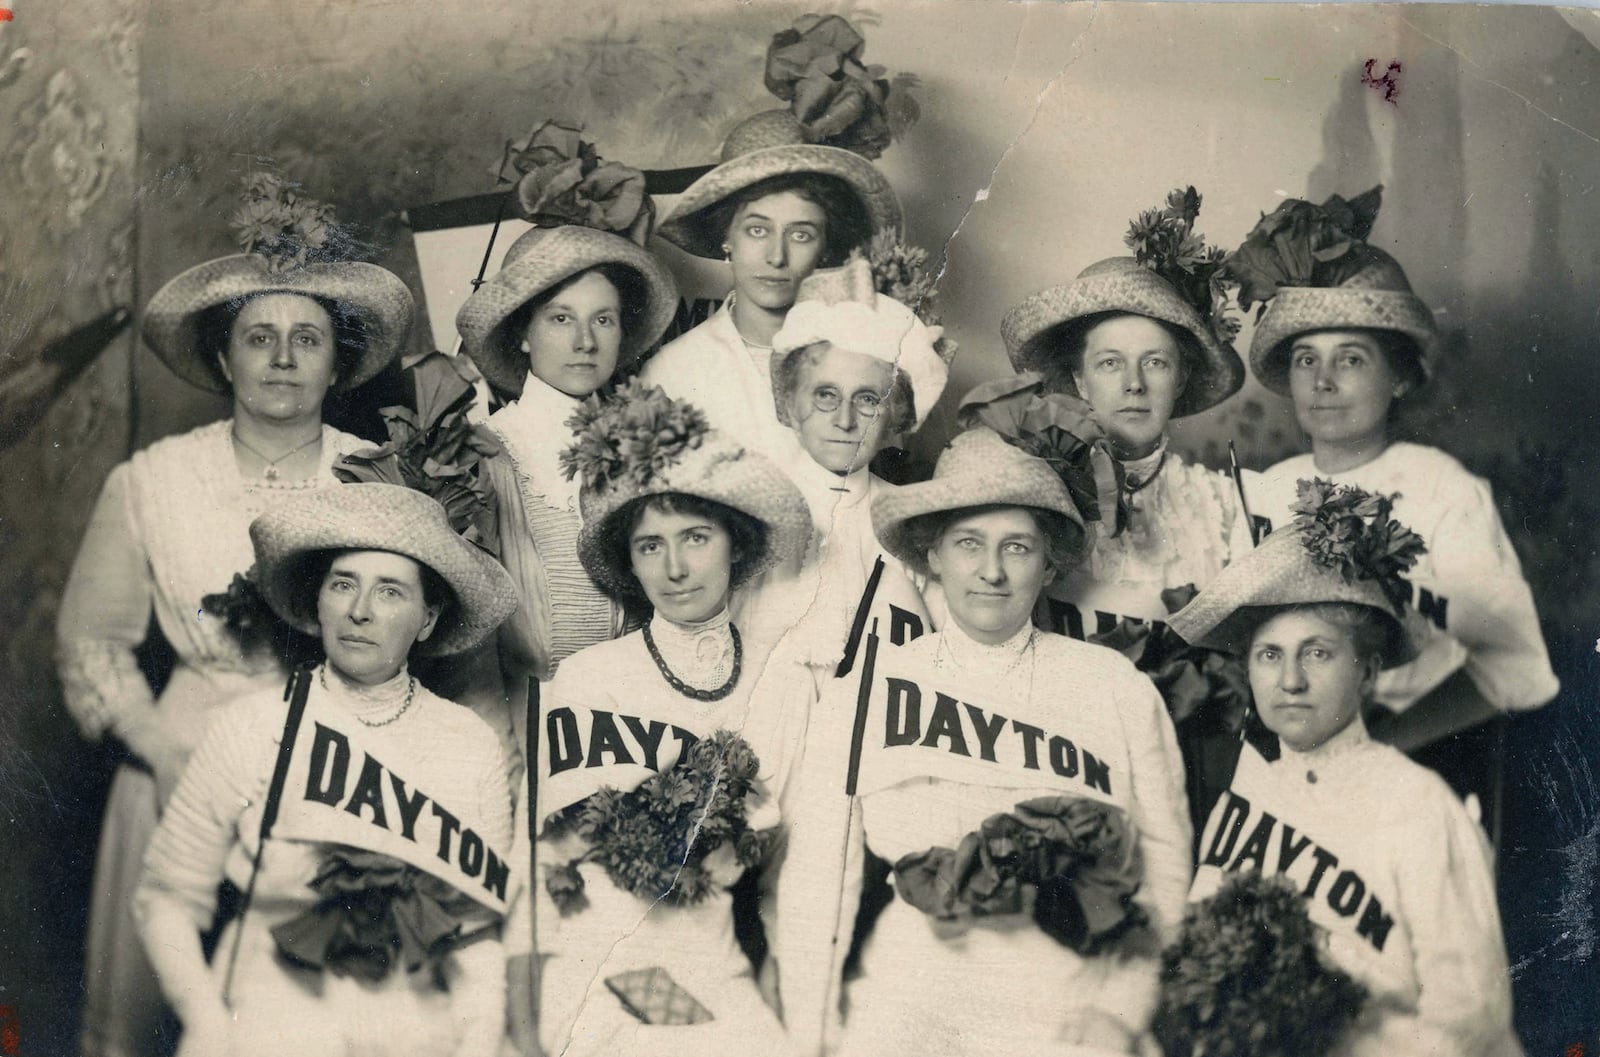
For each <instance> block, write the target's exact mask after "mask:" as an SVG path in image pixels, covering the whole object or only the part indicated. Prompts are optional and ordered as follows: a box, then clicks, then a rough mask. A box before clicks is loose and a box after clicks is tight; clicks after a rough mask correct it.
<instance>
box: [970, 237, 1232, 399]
mask: <svg viewBox="0 0 1600 1057" xmlns="http://www.w3.org/2000/svg"><path fill="white" fill-rule="evenodd" d="M1098 312H1130V313H1133V314H1134V315H1140V316H1147V317H1149V318H1151V319H1158V320H1161V321H1162V322H1165V323H1170V324H1172V325H1173V326H1175V327H1179V328H1181V329H1183V330H1185V331H1187V332H1188V333H1189V334H1190V336H1192V337H1193V338H1194V340H1195V344H1196V345H1197V347H1198V348H1199V350H1200V357H1201V359H1200V362H1199V363H1190V364H1189V365H1188V367H1189V380H1188V382H1187V383H1185V385H1184V387H1183V392H1181V393H1179V394H1178V399H1177V402H1176V403H1175V404H1174V405H1173V408H1172V417H1173V418H1183V417H1184V416H1186V415H1194V414H1198V413H1200V412H1201V411H1204V410H1206V409H1207V408H1211V407H1215V406H1216V405H1218V404H1220V403H1222V401H1224V400H1226V399H1227V398H1228V397H1230V396H1232V395H1233V394H1234V393H1237V392H1238V391H1239V388H1240V386H1242V385H1244V362H1243V361H1242V360H1241V359H1240V358H1239V354H1238V353H1237V352H1235V351H1234V348H1233V346H1232V345H1228V344H1225V343H1223V342H1219V341H1218V340H1217V338H1216V336H1215V335H1214V334H1213V333H1212V331H1211V328H1210V327H1209V326H1207V325H1206V323H1205V322H1204V321H1203V320H1202V319H1201V318H1200V314H1199V313H1198V312H1196V311H1195V309H1194V306H1193V305H1191V304H1189V302H1187V301H1185V300H1184V299H1183V298H1182V297H1181V296H1180V295H1179V294H1178V292H1177V290H1175V289H1173V287H1172V284H1171V283H1169V282H1167V281H1166V280H1165V279H1163V278H1161V276H1159V275H1157V274H1156V273H1155V272H1153V271H1151V270H1150V269H1149V268H1146V267H1145V266H1143V265H1141V264H1140V263H1139V262H1138V261H1136V260H1135V259H1134V258H1132V257H1109V258H1107V259H1106V260H1103V261H1098V262H1096V263H1094V264H1091V265H1090V266H1089V267H1087V268H1085V269H1084V270H1083V271H1081V272H1079V273H1078V277H1077V278H1076V279H1074V280H1073V281H1072V282H1070V283H1066V284H1064V285H1061V286H1052V287H1050V288H1049V289H1047V290H1040V291H1039V292H1038V293H1036V294H1032V295H1030V296H1028V297H1026V298H1024V299H1023V300H1022V302H1021V303H1020V304H1018V305H1016V306H1015V307H1013V308H1012V309H1011V310H1010V311H1009V312H1007V313H1006V315H1005V319H1003V320H1002V321H1001V323H1000V334H1001V337H1002V338H1004V339H1005V343H1006V352H1007V353H1009V354H1010V356H1011V365H1012V366H1013V367H1014V368H1016V369H1017V370H1019V371H1028V370H1035V371H1037V370H1043V369H1044V368H1045V367H1046V366H1047V365H1048V364H1049V362H1050V360H1051V359H1052V358H1053V357H1056V356H1059V355H1061V353H1060V350H1058V349H1055V348H1053V347H1052V345H1051V341H1050V338H1051V334H1052V331H1054V330H1055V328H1057V327H1059V326H1061V325H1062V324H1064V323H1069V322H1071V321H1072V320H1074V319H1081V318H1082V317H1084V316H1090V315H1094V314H1095V313H1098Z"/></svg>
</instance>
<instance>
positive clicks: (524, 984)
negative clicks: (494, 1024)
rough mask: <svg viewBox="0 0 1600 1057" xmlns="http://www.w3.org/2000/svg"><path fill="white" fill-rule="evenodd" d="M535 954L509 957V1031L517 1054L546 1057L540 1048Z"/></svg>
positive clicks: (507, 966) (507, 1024)
mask: <svg viewBox="0 0 1600 1057" xmlns="http://www.w3.org/2000/svg"><path fill="white" fill-rule="evenodd" d="M534 986H535V981H534V973H533V955H531V954H516V955H512V956H511V957H509V958H507V959H506V1034H507V1035H508V1036H509V1037H510V1039H511V1047H512V1049H511V1052H513V1053H515V1054H517V1057H543V1053H542V1051H541V1050H540V1049H539V1031H538V1022H537V1020H536V1019H535V1014H534V997H533V989H534Z"/></svg>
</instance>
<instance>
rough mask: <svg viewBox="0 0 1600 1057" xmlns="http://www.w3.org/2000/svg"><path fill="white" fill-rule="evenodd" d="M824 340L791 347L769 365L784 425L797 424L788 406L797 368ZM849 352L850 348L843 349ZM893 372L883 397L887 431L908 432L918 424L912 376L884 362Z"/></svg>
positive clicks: (795, 382) (798, 380) (795, 381)
mask: <svg viewBox="0 0 1600 1057" xmlns="http://www.w3.org/2000/svg"><path fill="white" fill-rule="evenodd" d="M825 344H827V342H821V341H819V342H813V343H812V344H810V345H802V346H800V347H799V348H798V349H793V350H791V351H790V352H789V353H787V354H786V355H785V356H784V357H783V358H782V359H780V360H776V361H774V362H773V364H772V391H773V392H774V393H775V394H776V396H777V407H778V421H779V422H782V423H783V424H784V425H786V426H790V427H793V426H794V425H795V424H796V423H795V422H794V421H793V416H792V415H791V413H790V411H789V405H790V403H791V402H792V401H793V400H794V395H795V390H796V389H798V388H799V386H800V371H801V368H802V367H804V366H805V364H806V363H807V361H808V360H810V359H811V355H812V354H813V353H816V352H818V351H819V350H820V349H821V348H822V346H823V345H825ZM845 351H849V350H845ZM887 366H888V367H889V368H890V370H891V371H892V373H893V378H894V381H892V382H890V383H889V394H888V396H887V397H886V398H885V401H884V402H885V403H886V404H887V405H888V412H887V413H888V415H889V422H888V427H889V428H888V430H887V433H889V434H894V433H908V432H910V431H911V430H912V429H913V428H914V427H915V426H916V424H917V405H916V399H915V398H914V397H913V396H912V393H911V379H910V378H909V377H907V375H906V372H904V371H902V370H900V369H899V368H898V367H896V366H894V365H893V364H887Z"/></svg>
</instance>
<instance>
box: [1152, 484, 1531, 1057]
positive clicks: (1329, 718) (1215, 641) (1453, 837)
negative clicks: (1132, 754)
mask: <svg viewBox="0 0 1600 1057" xmlns="http://www.w3.org/2000/svg"><path fill="white" fill-rule="evenodd" d="M1392 499H1393V497H1384V496H1373V495H1369V494H1368V493H1365V492H1362V491H1360V490H1359V489H1355V488H1349V487H1344V486H1339V487H1337V488H1336V487H1335V486H1331V485H1326V484H1322V485H1318V486H1317V487H1315V488H1314V489H1312V490H1310V491H1308V493H1307V494H1306V497H1305V499H1304V501H1303V502H1302V503H1300V504H1298V506H1297V509H1296V513H1297V514H1298V515H1299V516H1297V517H1296V518H1295V520H1294V521H1293V522H1292V523H1290V524H1288V525H1284V526H1280V527H1279V529H1278V530H1277V531H1276V532H1274V533H1273V534H1272V535H1271V536H1270V537H1268V539H1267V540H1266V541H1265V542H1264V543H1263V544H1262V545H1261V546H1260V547H1259V548H1257V549H1256V550H1255V551H1254V552H1252V553H1251V554H1250V555H1249V556H1248V557H1246V558H1244V559H1242V560H1241V561H1239V562H1238V563H1236V564H1234V565H1232V566H1229V567H1228V569H1226V570H1225V571H1224V572H1223V573H1222V574H1221V575H1220V576H1218V577H1217V579H1216V580H1215V581H1213V582H1212V584H1211V586H1210V587H1209V588H1207V589H1206V590H1205V591H1202V592H1201V593H1200V595H1199V596H1198V597H1197V598H1196V599H1195V600H1194V601H1193V602H1191V603H1190V604H1189V605H1188V607H1186V608H1185V609H1184V610H1183V611H1182V612H1180V613H1178V614H1177V615H1176V616H1174V617H1173V627H1174V629H1175V630H1177V631H1178V632H1179V633H1180V634H1181V635H1183V636H1184V637H1185V638H1187V639H1189V640H1190V641H1192V642H1195V643H1199V644H1202V645H1205V646H1208V647H1211V648H1213V649H1221V650H1228V651H1230V652H1234V653H1238V654H1242V655H1243V656H1244V658H1245V661H1246V663H1247V665H1248V668H1249V677H1250V689H1251V692H1252V695H1253V697H1254V704H1255V708H1256V711H1257V712H1258V713H1259V714H1260V716H1261V721H1262V723H1263V724H1264V725H1265V726H1266V728H1267V729H1268V730H1270V731H1271V732H1272V733H1273V734H1275V735H1276V740H1277V742H1278V756H1277V757H1276V758H1275V759H1273V760H1272V761H1271V762H1269V761H1268V760H1267V758H1266V757H1265V756H1264V755H1262V754H1261V753H1259V752H1257V751H1256V749H1255V748H1254V747H1252V746H1249V745H1247V746H1245V748H1244V749H1243V753H1242V755H1241V757H1240V760H1239V766H1238V769H1237V771H1236V772H1235V774H1234V777H1233V781H1232V784H1231V785H1230V788H1229V790H1228V792H1227V793H1226V794H1224V796H1223V799H1222V800H1220V801H1219V802H1218V804H1217V806H1216V809H1215V811H1214V812H1213V813H1212V815H1211V820H1210V822H1209V823H1208V824H1207V826H1206V829H1205V833H1204V835H1203V836H1202V838H1201V841H1200V864H1199V870H1198V872H1197V874H1196V876H1195V882H1194V890H1193V892H1192V894H1191V896H1190V898H1191V899H1193V900H1197V901H1198V900H1200V899H1204V898H1206V897H1207V896H1209V895H1211V894H1212V893H1214V892H1215V891H1216V890H1217V888H1218V887H1219V886H1220V885H1221V884H1222V883H1223V881H1224V880H1225V878H1226V877H1227V875H1229V874H1232V873H1239V872H1244V871H1250V870H1255V871H1259V872H1261V873H1263V874H1279V875H1282V876H1284V877H1287V878H1288V879H1289V881H1290V882H1291V883H1293V885H1294V886H1295V887H1296V888H1298V889H1299V890H1300V893H1301V895H1302V896H1303V897H1304V899H1305V907H1306V911H1307V913H1308V914H1309V916H1310V918H1311V921H1312V922H1313V923H1315V924H1316V925H1318V926H1321V927H1322V928H1323V929H1325V930H1326V932H1327V946H1326V953H1327V955H1328V956H1329V957H1330V958H1331V960H1332V961H1333V963H1334V964H1335V965H1336V966H1337V967H1338V968H1340V969H1342V970H1343V971H1344V972H1346V973H1348V974H1349V975H1350V976H1351V977H1353V978H1354V979H1355V980H1356V981H1357V982H1358V983H1360V984H1361V985H1363V986H1364V987H1365V988H1366V989H1367V992H1368V996H1369V997H1368V998H1367V1000H1366V1002H1365V1003H1364V1005H1363V1008H1362V1009H1361V1010H1360V1015H1359V1017H1357V1018H1356V1019H1355V1023H1354V1024H1353V1025H1352V1026H1351V1027H1350V1028H1348V1029H1347V1030H1346V1032H1345V1034H1344V1037H1343V1038H1342V1039H1341V1041H1340V1043H1339V1044H1338V1045H1337V1046H1336V1047H1335V1049H1334V1050H1333V1051H1331V1052H1332V1053H1334V1054H1336V1055H1337V1057H1368V1055H1370V1057H1378V1055H1380V1054H1394V1055H1398V1057H1423V1055H1428V1057H1432V1055H1443V1054H1462V1055H1465V1057H1490V1055H1493V1057H1515V1055H1518V1054H1520V1053H1521V1052H1522V1047H1521V1045H1520V1043H1519V1042H1518V1041H1517V1038H1516V1036H1515V1035H1514V1034H1513V1033H1512V1030H1511V987H1510V973H1509V970H1508V969H1507V966H1506V953H1505V944H1504V941H1503V939H1502V937H1501V930H1500V917H1499V912H1498V910H1497V909H1496V905H1495V893H1494V876H1493V871H1492V869H1491V867H1490V853H1489V847H1488V842H1487V840H1486V839H1485V837H1484V834H1483V831H1482V830H1481V829H1480V828H1479V827H1478V826H1477V824H1476V823H1474V822H1473V820H1472V819H1471V818H1470V817H1469V816H1468V814H1467V810H1466V808H1465V807H1464V806H1463V805H1462V803H1461V801H1460V800H1459V799H1457V798H1456V795H1455V794H1454V793H1453V792H1451V790H1450V788H1449V786H1447V785H1446V784H1445V783H1444V782H1443V781H1442V780H1440V778H1439V777H1438V776H1437V775H1435V774H1434V773H1433V772H1432V771H1429V770H1428V769H1427V768H1425V767H1422V766H1421V765H1419V764H1417V763H1414V762H1412V761H1411V760H1408V759H1407V758H1406V757H1405V756H1403V755H1401V754H1400V753H1399V752H1397V751H1396V750H1394V749H1393V748H1390V747H1389V746H1387V745H1382V744H1379V743H1378V742H1376V741H1373V740H1372V739H1371V738H1370V737H1369V736H1368V734H1367V729H1366V724H1365V722H1364V720H1363V718H1362V711H1363V709H1364V707H1365V706H1366V705H1367V704H1369V703H1370V701H1371V700H1372V696H1373V694H1374V693H1376V691H1377V687H1378V685H1379V682H1380V673H1381V672H1384V671H1388V670H1392V669H1393V668H1394V667H1396V666H1397V665H1400V664H1404V663H1406V662H1407V661H1408V660H1410V659H1411V658H1412V657H1414V656H1415V655H1416V653H1417V649H1418V645H1419V644H1418V643H1417V641H1416V640H1415V639H1414V638H1413V637H1412V636H1411V634H1410V632H1409V630H1408V628H1407V626H1406V624H1405V622H1404V618H1403V609H1402V607H1403V604H1404V601H1403V600H1404V599H1405V597H1406V595H1407V594H1408V585H1406V583H1405V582H1404V581H1403V580H1401V579H1400V575H1401V574H1402V573H1404V572H1405V571H1406V570H1407V568H1408V567H1410V566H1412V563H1414V562H1415V561H1416V560H1417V559H1418V558H1419V557H1421V553H1422V550H1423V545H1424V541H1422V540H1421V539H1419V538H1418V537H1417V536H1416V535H1415V534H1414V533H1412V532H1410V530H1409V529H1407V528H1406V527H1405V526H1404V525H1402V524H1401V523H1400V522H1398V521H1395V520H1393V518H1392V516H1391V515H1392V512H1393V510H1394V509H1395V507H1396V504H1394V503H1391V500H1392ZM1426 546H1427V548H1428V549H1432V543H1431V541H1428V542H1427V543H1426ZM1267 986H1270V982H1268V983H1267Z"/></svg>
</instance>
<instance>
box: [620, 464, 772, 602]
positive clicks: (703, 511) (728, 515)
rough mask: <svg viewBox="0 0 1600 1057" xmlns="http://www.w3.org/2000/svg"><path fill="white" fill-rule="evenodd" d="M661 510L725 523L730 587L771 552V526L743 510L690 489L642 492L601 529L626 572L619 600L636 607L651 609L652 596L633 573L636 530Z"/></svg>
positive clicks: (622, 578)
mask: <svg viewBox="0 0 1600 1057" xmlns="http://www.w3.org/2000/svg"><path fill="white" fill-rule="evenodd" d="M651 510H654V511H656V512H657V513H659V514H684V515H687V516H689V517H703V518H707V519H709V520H711V521H715V522H716V523H717V524H718V525H721V526H722V529H723V531H725V532H726V533H727V534H728V536H729V538H730V540H731V541H732V543H733V548H732V549H733V569H732V573H731V575H730V577H729V584H728V585H729V587H730V588H734V587H738V586H740V585H741V584H743V583H744V582H745V581H746V580H748V579H750V574H751V572H752V571H753V570H754V569H755V567H756V565H758V564H759V563H760V562H761V559H762V558H763V557H765V555H766V553H767V526H766V525H765V524H764V523H762V522H761V521H760V520H758V519H757V518H754V517H751V516H750V515H749V514H746V513H745V512H744V511H742V510H736V509H734V508H733V507H731V506H728V505H727V504H726V503H719V502H717V501H716V500H714V499H707V498H705V497H704V496H698V495H690V494H688V493H686V492H662V493H661V494H659V495H646V496H640V497H639V498H637V499H634V500H631V501H629V502H627V503H625V504H623V506H622V507H620V508H619V509H618V510H617V512H616V513H614V514H612V515H611V516H610V517H608V518H606V520H605V524H604V527H603V528H602V529H601V532H602V536H601V546H602V547H603V548H604V550H605V554H606V557H607V558H609V559H610V561H611V563H612V567H613V568H615V569H618V570H622V571H623V572H625V573H626V575H624V576H622V577H621V578H620V579H621V580H622V581H624V584H625V586H623V587H622V589H621V590H619V591H618V592H617V593H616V596H615V597H616V598H617V600H618V601H620V602H622V603H623V604H624V605H626V606H628V607H629V608H630V609H634V610H641V609H642V610H647V609H649V607H650V599H649V596H647V595H646V594H645V592H644V588H643V587H642V586H640V584H639V580H638V578H637V577H635V576H634V575H633V547H632V542H633V533H634V530H635V529H637V528H638V527H639V522H641V521H643V520H644V516H645V514H646V512H648V511H651Z"/></svg>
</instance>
